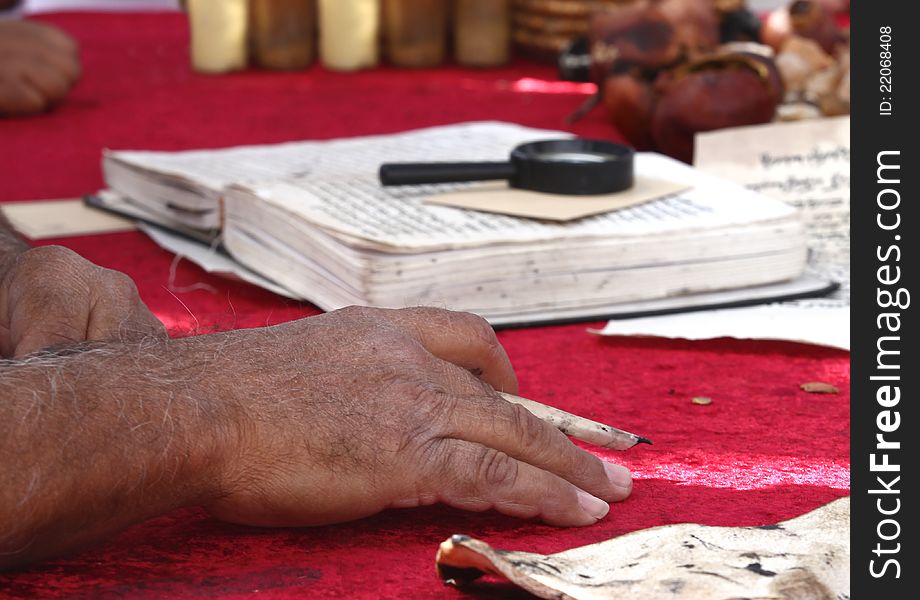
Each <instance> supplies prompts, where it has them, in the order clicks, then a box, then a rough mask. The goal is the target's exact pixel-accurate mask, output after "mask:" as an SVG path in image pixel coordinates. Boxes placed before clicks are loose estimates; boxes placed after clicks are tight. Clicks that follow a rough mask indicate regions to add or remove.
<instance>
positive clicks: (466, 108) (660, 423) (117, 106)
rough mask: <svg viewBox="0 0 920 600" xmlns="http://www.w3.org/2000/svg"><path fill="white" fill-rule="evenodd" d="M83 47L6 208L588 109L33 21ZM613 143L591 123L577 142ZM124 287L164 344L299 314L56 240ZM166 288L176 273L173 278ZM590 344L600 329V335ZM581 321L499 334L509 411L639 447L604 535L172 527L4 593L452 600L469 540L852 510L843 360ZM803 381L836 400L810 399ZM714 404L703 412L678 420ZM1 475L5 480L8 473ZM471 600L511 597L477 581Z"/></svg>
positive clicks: (130, 242)
mask: <svg viewBox="0 0 920 600" xmlns="http://www.w3.org/2000/svg"><path fill="white" fill-rule="evenodd" d="M45 18H46V19H47V20H48V21H50V22H52V23H54V24H56V25H59V26H60V27H62V28H64V29H66V30H67V31H69V32H71V33H72V34H73V35H74V36H76V37H77V38H78V39H79V41H80V42H81V44H82V48H83V60H84V65H85V75H84V77H83V80H82V81H81V83H80V84H79V85H78V86H77V87H76V89H75V90H74V91H73V93H72V94H71V95H70V97H69V98H68V99H67V101H66V102H65V103H64V104H63V105H62V106H60V107H59V108H58V109H57V110H56V111H55V112H53V113H52V114H49V115H43V116H39V117H34V118H29V119H20V120H0V201H11V200H28V199H38V198H53V197H73V196H77V195H80V194H83V193H86V192H92V191H94V190H96V189H97V188H99V187H100V186H101V185H102V179H101V176H100V169H99V157H100V153H101V151H102V150H103V148H141V149H166V150H176V149H184V148H195V147H219V146H227V145H232V144H243V143H262V142H279V141H284V140H294V139H305V138H330V137H336V136H350V135H359V134H372V133H385V132H393V131H399V130H403V129H407V128H413V127H421V126H428V125H435V124H442V123H451V122H459V121H465V120H474V119H499V120H506V121H513V122H517V123H521V124H524V125H530V126H537V127H547V128H566V125H565V124H564V120H563V119H564V117H565V116H566V115H567V114H568V113H569V112H570V111H572V110H573V109H574V108H575V107H576V106H578V105H579V104H580V103H581V102H582V101H583V100H584V98H585V97H586V96H585V90H584V89H581V88H579V87H578V86H574V85H571V84H561V85H560V84H553V83H541V81H549V82H551V80H552V79H553V76H554V73H553V70H552V69H551V68H549V67H546V66H543V65H537V64H532V63H527V62H518V63H515V64H514V65H512V66H510V67H508V68H504V69H499V70H489V71H473V70H464V69H460V68H456V67H451V66H448V67H444V68H440V69H435V70H426V71H398V70H393V69H378V70H373V71H368V72H362V73H357V74H340V73H331V72H327V71H325V70H323V69H321V68H319V67H316V68H313V69H311V70H310V71H309V72H307V73H291V74H277V73H267V72H246V73H240V74H233V75H227V76H203V75H197V74H194V73H192V72H191V71H190V69H189V67H188V31H187V27H186V24H185V22H184V19H183V16H181V15H178V14H134V15H104V14H58V15H53V16H49V17H45ZM571 130H572V131H574V132H576V133H579V134H583V135H590V136H595V137H606V138H610V139H617V135H616V132H615V131H614V130H613V129H612V128H611V127H610V126H609V125H608V124H607V122H606V121H605V120H604V117H603V111H602V110H597V111H595V112H594V113H593V114H592V115H590V116H589V117H588V118H586V119H585V120H583V121H581V122H580V123H578V124H577V125H576V126H575V127H573V128H571ZM56 242H57V243H62V244H65V245H67V246H69V247H71V248H73V249H75V250H77V251H78V252H80V253H81V254H83V255H84V256H86V257H88V258H89V259H91V260H93V261H95V262H97V263H100V264H103V265H105V266H108V267H112V268H116V269H120V270H122V271H125V272H126V273H128V274H130V275H131V276H132V277H133V278H134V279H135V281H136V282H137V285H138V288H139V290H140V293H141V295H142V297H143V298H144V300H145V301H146V302H147V303H148V305H149V306H150V307H151V309H152V310H153V311H154V312H155V313H156V314H157V315H158V316H160V317H161V318H162V319H163V320H164V321H165V322H166V323H167V325H168V326H169V327H170V329H171V330H172V331H173V332H174V333H176V334H187V333H207V332H210V331H215V330H222V329H228V328H233V327H252V326H259V325H263V324H268V323H277V322H282V321H285V320H289V319H292V318H296V317H300V316H304V315H309V314H314V313H316V312H317V311H316V310H315V309H314V308H312V307H310V306H309V305H305V304H300V303H297V302H292V301H288V300H285V299H282V298H279V297H277V296H275V295H273V294H271V293H269V292H265V291H262V290H259V289H257V288H254V287H252V286H249V285H245V284H238V283H232V282H228V281H225V280H223V279H220V278H217V277H213V276H209V275H207V274H205V273H203V272H202V271H201V270H200V269H198V268H197V267H194V266H193V265H190V264H189V263H188V262H187V261H179V262H178V263H177V264H174V261H173V257H172V256H171V255H169V254H168V253H167V252H165V251H163V250H160V249H159V248H157V247H156V246H155V245H154V244H153V243H152V242H151V241H149V240H148V239H147V238H145V237H144V236H143V235H141V234H139V233H121V234H111V235H99V236H86V237H74V238H68V239H64V240H56ZM171 272H172V273H173V274H172V275H171ZM593 325H594V326H600V325H601V324H600V323H596V324H593ZM585 329H586V326H585V325H570V326H559V327H545V328H538V329H519V330H513V331H504V332H501V333H500V335H499V337H500V339H501V341H502V343H503V344H504V345H505V347H506V348H507V350H508V353H509V355H510V356H511V359H512V361H513V362H514V365H515V367H516V369H517V372H518V375H519V378H520V380H521V392H522V394H524V395H526V396H529V397H532V398H534V399H537V400H540V401H544V402H547V403H550V404H554V405H556V406H559V407H560V408H563V409H567V410H570V411H573V412H577V413H580V414H582V415H585V416H587V417H590V418H593V419H597V420H601V421H606V422H609V423H612V424H615V425H617V426H619V427H623V428H625V429H628V430H631V431H634V432H637V433H640V434H642V435H645V436H648V437H649V438H651V439H652V440H654V442H655V445H654V446H640V447H637V448H635V449H633V450H630V451H629V452H626V453H616V456H615V457H614V456H613V454H615V453H610V452H600V453H599V454H601V455H602V456H604V457H613V458H615V459H616V460H619V461H621V462H623V463H624V464H626V465H628V466H629V467H631V468H632V469H633V473H634V475H635V479H636V482H635V488H634V492H633V495H632V497H631V498H629V499H628V500H627V501H625V502H623V503H621V504H618V505H614V506H613V507H612V509H611V512H610V515H609V516H608V517H607V518H606V519H604V520H603V521H602V522H601V523H599V524H597V525H595V526H593V527H588V528H584V529H554V528H551V527H547V526H544V525H541V524H539V523H534V522H525V521H519V520H515V519H511V518H508V517H503V516H501V515H497V514H494V513H487V514H473V513H464V512H460V511H457V510H452V509H449V508H445V507H438V506H436V507H429V508H424V509H413V510H393V511H389V512H386V513H384V514H381V515H378V516H375V517H372V518H368V519H364V520H362V521H358V522H355V523H348V524H343V525H336V526H329V527H318V528H311V529H291V530H261V529H254V528H245V527H237V526H231V525H226V524H222V523H219V522H217V521H215V520H213V519H211V518H209V516H208V515H207V514H205V513H204V512H202V511H199V510H182V511H178V512H175V513H173V514H169V515H166V516H163V517H160V518H157V519H153V520H150V521H148V522H146V523H143V524H140V525H137V526H135V527H133V528H131V529H129V530H127V531H125V532H124V533H122V534H121V535H120V536H118V537H117V538H116V539H114V540H110V541H108V542H105V543H103V544H101V545H99V546H98V547H96V548H93V549H89V550H87V551H85V552H83V553H81V554H79V555H77V556H75V557H72V558H68V559H63V560H57V561H54V562H50V563H46V564H44V565H40V566H38V567H35V568H33V569H31V570H27V571H23V572H20V573H14V574H7V575H3V576H0V596H25V597H39V596H40V597H65V596H66V597H71V596H86V597H115V596H130V597H142V598H143V597H164V596H165V597H205V596H206V597H221V598H236V597H242V596H248V595H251V594H254V593H256V592H258V593H259V595H260V596H262V597H272V598H288V597H291V598H293V597H308V598H319V597H334V598H339V597H350V598H364V597H367V598H397V597H398V598H427V597H443V596H447V597H461V596H463V594H462V593H460V592H457V591H453V590H448V589H445V588H444V587H443V586H442V585H441V584H440V582H439V581H438V579H437V578H436V576H435V573H434V568H433V563H434V554H435V550H436V549H437V546H438V543H439V542H441V541H442V540H443V539H445V538H446V537H448V536H449V535H451V534H453V533H467V534H471V535H474V536H476V537H479V538H482V539H484V540H486V541H488V542H489V543H491V544H492V545H494V546H497V547H505V548H514V549H520V550H528V551H534V552H543V553H550V552H558V551H561V550H564V549H566V548H571V547H574V546H579V545H584V544H590V543H593V542H598V541H602V540H605V539H608V538H610V537H613V536H616V535H620V534H623V533H626V532H629V531H633V530H636V529H639V528H644V527H650V526H654V525H661V524H665V523H677V522H688V521H690V522H700V523H707V524H713V525H753V524H765V523H771V522H775V521H777V520H781V519H785V518H789V517H793V516H796V515H798V514H801V513H803V512H805V511H808V510H811V509H813V508H816V507H818V506H820V505H822V504H824V503H827V502H829V501H831V500H833V499H835V498H837V497H840V496H844V495H847V494H848V493H849V393H848V388H849V357H848V354H847V353H845V352H841V351H836V350H830V349H825V348H819V347H813V346H807V345H800V344H792V343H778V342H762V341H737V340H727V339H720V340H713V341H705V342H687V341H668V340H659V339H631V338H612V339H602V338H599V337H595V336H592V335H589V334H588V333H586V331H585ZM807 381H825V382H828V383H831V384H834V385H836V386H837V387H839V388H840V393H839V394H836V395H815V394H808V393H805V392H803V391H801V390H800V389H799V384H801V383H803V382H807ZM694 396H709V397H711V398H712V399H713V401H712V404H710V405H708V406H698V405H695V404H693V403H691V398H692V397H694ZM2 468H15V466H10V465H4V466H3V467H2ZM470 593H471V594H474V595H477V596H479V597H494V598H499V597H509V596H510V597H517V596H521V597H523V595H522V594H521V593H520V592H516V591H513V590H511V589H510V587H508V586H507V585H506V584H501V583H496V582H489V581H486V582H482V583H479V584H478V585H477V586H475V588H474V591H472V592H470Z"/></svg>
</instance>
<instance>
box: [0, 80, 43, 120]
mask: <svg viewBox="0 0 920 600" xmlns="http://www.w3.org/2000/svg"><path fill="white" fill-rule="evenodd" d="M47 107H48V102H47V100H46V98H45V96H44V95H43V94H42V93H41V92H40V91H39V90H38V89H37V88H36V87H35V86H33V85H32V84H31V83H29V82H27V81H24V80H22V79H21V78H19V77H3V76H2V75H0V114H5V115H29V114H35V113H40V112H42V111H44V110H45V109H46V108H47Z"/></svg>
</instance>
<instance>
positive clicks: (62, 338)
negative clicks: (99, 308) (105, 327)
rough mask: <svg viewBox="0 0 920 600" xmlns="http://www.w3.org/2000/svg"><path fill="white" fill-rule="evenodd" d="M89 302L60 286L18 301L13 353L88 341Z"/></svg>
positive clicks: (12, 332)
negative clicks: (64, 291) (63, 289)
mask: <svg viewBox="0 0 920 600" xmlns="http://www.w3.org/2000/svg"><path fill="white" fill-rule="evenodd" d="M88 322H89V305H88V304H87V303H86V302H85V301H84V300H83V299H81V298H77V299H74V298H73V297H71V296H70V295H68V294H63V293H61V291H60V290H58V289H48V290H42V291H37V292H35V293H33V294H30V295H29V296H26V297H24V298H22V299H21V300H20V301H18V302H16V303H15V305H14V306H13V309H12V314H11V316H10V340H11V344H12V346H13V348H14V350H13V356H14V357H15V358H21V357H23V356H26V355H27V354H31V353H33V352H35V351H36V350H41V349H42V348H49V347H51V346H59V345H70V344H75V343H78V342H82V341H85V340H86V326H87V323H88Z"/></svg>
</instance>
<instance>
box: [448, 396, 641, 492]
mask: <svg viewBox="0 0 920 600" xmlns="http://www.w3.org/2000/svg"><path fill="white" fill-rule="evenodd" d="M439 401H440V402H442V403H445V404H447V405H448V406H447V407H445V408H444V409H443V410H442V411H441V413H442V414H444V415H445V418H444V421H445V423H446V426H445V428H444V429H441V430H439V431H438V434H439V435H442V436H444V437H448V438H454V439H462V440H465V441H468V442H474V443H477V444H481V445H483V446H487V447H489V448H494V449H496V450H499V451H501V452H504V453H506V454H508V455H509V456H511V457H513V458H516V459H517V460H520V461H523V462H526V463H528V464H531V465H533V466H535V467H538V468H540V469H543V470H546V471H549V472H551V473H554V474H555V475H557V476H559V477H562V478H563V479H565V480H567V481H569V482H571V483H572V484H574V485H576V486H577V487H579V488H581V489H583V490H586V491H588V492H591V493H592V494H594V495H595V496H598V497H600V498H603V499H604V500H607V501H610V502H618V501H621V500H624V499H625V498H627V497H628V496H629V494H630V493H631V492H632V476H631V475H630V473H629V470H628V469H627V468H626V467H624V466H622V465H618V464H615V463H610V462H606V461H603V460H601V459H599V458H598V457H596V456H595V455H593V454H591V453H590V452H588V451H587V450H584V449H582V448H579V447H578V446H576V445H575V444H573V443H572V441H571V440H569V439H568V437H566V435H565V434H564V433H562V432H561V431H559V429H557V428H556V427H554V426H553V425H551V424H549V423H547V422H546V421H543V420H542V419H540V418H538V417H536V416H534V415H533V414H532V413H531V412H530V411H528V410H527V409H526V408H524V407H522V406H520V405H517V404H512V403H510V402H508V401H506V400H504V399H503V398H501V397H500V396H498V395H497V394H495V393H494V391H493V392H492V393H489V392H488V391H485V390H484V391H482V392H480V393H476V394H472V395H467V396H454V395H445V396H441V397H440V399H439Z"/></svg>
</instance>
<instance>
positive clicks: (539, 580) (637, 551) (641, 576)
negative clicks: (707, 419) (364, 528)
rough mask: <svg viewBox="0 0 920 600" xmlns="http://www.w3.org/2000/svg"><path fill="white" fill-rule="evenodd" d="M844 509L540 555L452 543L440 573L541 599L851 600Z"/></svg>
mask: <svg viewBox="0 0 920 600" xmlns="http://www.w3.org/2000/svg"><path fill="white" fill-rule="evenodd" d="M849 522H850V500H849V498H841V499H839V500H835V501H834V502H832V503H830V504H828V505H826V506H823V507H821V508H819V509H817V510H814V511H812V512H810V513H807V514H805V515H803V516H800V517H797V518H795V519H791V520H789V521H784V522H782V523H779V524H778V525H767V526H763V527H709V526H705V525H691V524H684V525H667V526H664V527H654V528H652V529H645V530H642V531H636V532H633V533H630V534H627V535H624V536H621V537H618V538H614V539H612V540H608V541H606V542H601V543H599V544H592V545H590V546H583V547H581V548H574V549H572V550H566V551H565V552H560V553H558V554H551V555H541V554H532V553H528V552H508V551H504V550H496V549H493V548H491V547H490V546H489V545H488V544H486V543H485V542H481V541H479V540H475V539H472V538H469V537H467V536H462V535H455V536H452V537H451V538H450V539H448V540H447V541H445V542H444V543H443V544H441V547H440V549H439V550H438V556H437V568H438V574H439V575H440V577H441V578H442V580H444V581H445V582H447V583H451V584H453V585H462V584H464V583H467V582H470V581H472V580H474V579H475V578H477V577H479V576H481V575H483V574H485V573H492V574H495V575H498V576H502V577H507V578H508V579H509V580H510V581H511V582H513V583H514V584H516V585H518V586H520V587H522V588H524V589H525V590H527V591H529V592H530V593H532V594H535V595H537V596H539V597H541V598H554V599H562V600H565V599H576V600H607V599H609V600H613V599H621V598H673V599H680V600H729V599H731V598H760V599H765V598H771V599H774V600H833V599H835V598H848V597H849V593H850V590H849V588H850V531H849Z"/></svg>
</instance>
